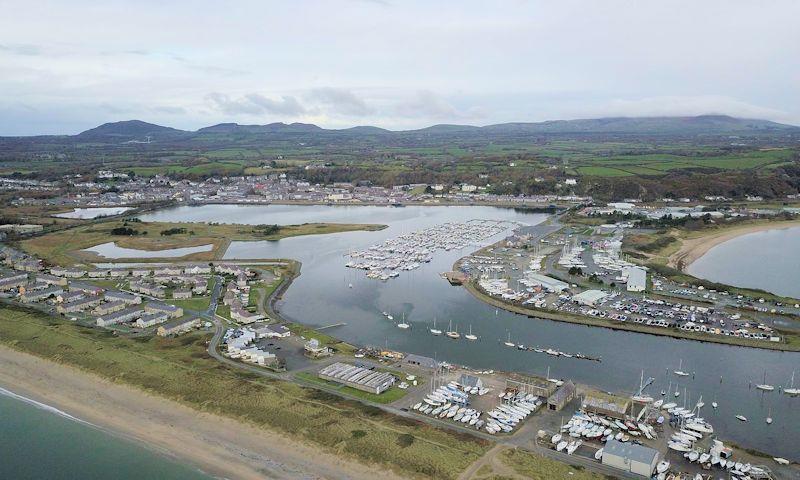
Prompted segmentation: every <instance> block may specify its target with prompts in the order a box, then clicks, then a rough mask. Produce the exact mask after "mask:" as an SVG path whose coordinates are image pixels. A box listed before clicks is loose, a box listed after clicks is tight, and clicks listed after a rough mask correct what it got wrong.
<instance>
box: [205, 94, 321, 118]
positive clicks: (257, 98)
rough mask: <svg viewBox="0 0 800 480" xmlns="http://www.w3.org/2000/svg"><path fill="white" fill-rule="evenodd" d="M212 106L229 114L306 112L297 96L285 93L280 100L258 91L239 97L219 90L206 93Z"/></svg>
mask: <svg viewBox="0 0 800 480" xmlns="http://www.w3.org/2000/svg"><path fill="white" fill-rule="evenodd" d="M206 100H207V101H208V102H209V103H210V104H211V106H212V107H213V108H214V109H216V110H219V111H221V112H223V113H226V114H229V115H260V114H275V115H286V116H297V115H302V114H304V113H306V108H305V107H303V105H301V104H300V102H299V101H298V100H297V98H295V97H293V96H291V95H284V96H282V97H281V98H280V99H279V100H275V99H272V98H268V97H265V96H263V95H261V94H258V93H249V94H247V95H244V96H243V97H239V98H231V97H229V96H228V95H225V94H223V93H219V92H212V93H209V94H208V95H206Z"/></svg>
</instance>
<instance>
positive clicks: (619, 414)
mask: <svg viewBox="0 0 800 480" xmlns="http://www.w3.org/2000/svg"><path fill="white" fill-rule="evenodd" d="M630 403H631V401H630V399H628V398H623V397H617V396H614V395H609V394H607V393H602V392H587V393H586V394H585V395H584V397H583V402H581V409H583V411H584V412H587V413H597V414H599V415H604V416H606V417H612V418H616V419H618V420H624V419H625V415H626V414H627V412H628V407H630Z"/></svg>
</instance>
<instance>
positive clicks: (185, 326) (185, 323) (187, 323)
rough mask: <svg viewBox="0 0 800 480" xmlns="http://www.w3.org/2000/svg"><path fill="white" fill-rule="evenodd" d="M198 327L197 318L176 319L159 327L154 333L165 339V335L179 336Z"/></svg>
mask: <svg viewBox="0 0 800 480" xmlns="http://www.w3.org/2000/svg"><path fill="white" fill-rule="evenodd" d="M199 325H200V319H199V318H197V317H195V318H184V319H178V320H173V321H171V322H168V323H165V324H164V325H161V326H160V327H158V330H157V331H156V333H157V334H158V336H160V337H166V336H167V335H180V334H182V333H186V332H188V331H190V330H192V329H194V328H196V327H197V326H199Z"/></svg>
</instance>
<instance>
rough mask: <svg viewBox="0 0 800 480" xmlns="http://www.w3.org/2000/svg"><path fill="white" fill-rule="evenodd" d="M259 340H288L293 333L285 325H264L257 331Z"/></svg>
mask: <svg viewBox="0 0 800 480" xmlns="http://www.w3.org/2000/svg"><path fill="white" fill-rule="evenodd" d="M255 332H256V336H257V337H258V338H286V337H289V336H291V334H292V332H290V331H289V329H288V328H286V326H284V325H264V326H263V327H258V328H256V329H255Z"/></svg>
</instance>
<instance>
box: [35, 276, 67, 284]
mask: <svg viewBox="0 0 800 480" xmlns="http://www.w3.org/2000/svg"><path fill="white" fill-rule="evenodd" d="M36 281H37V282H40V283H46V284H48V285H60V286H62V287H66V286H67V279H66V278H63V277H57V276H55V275H48V274H46V273H37V274H36Z"/></svg>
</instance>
